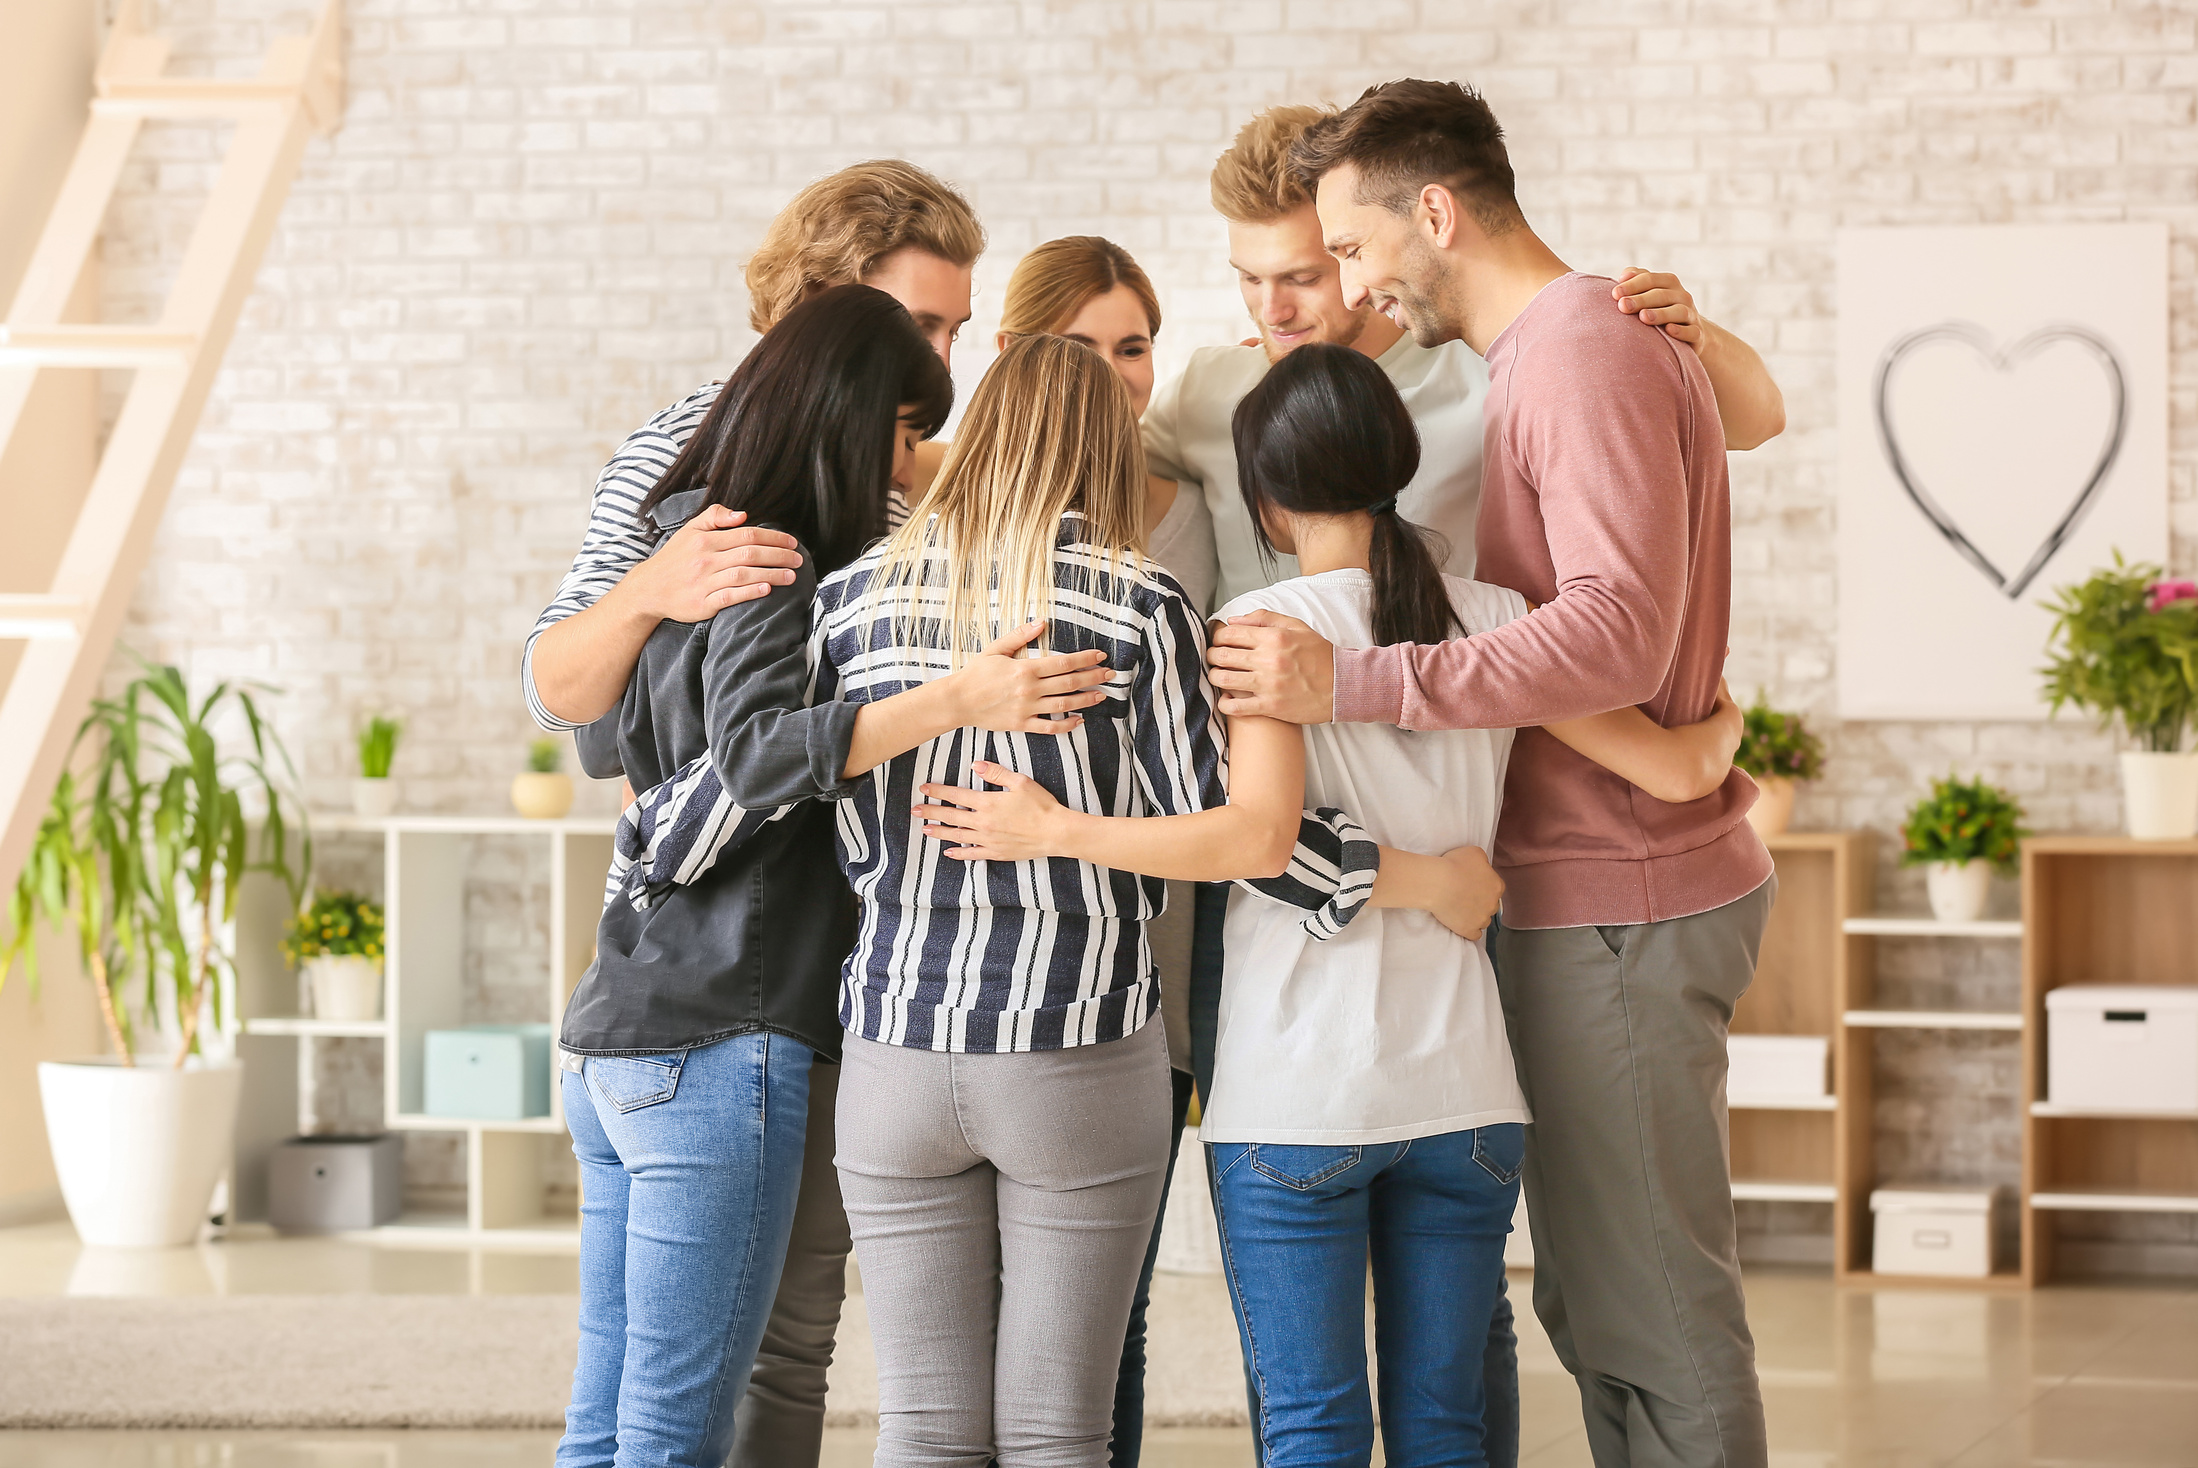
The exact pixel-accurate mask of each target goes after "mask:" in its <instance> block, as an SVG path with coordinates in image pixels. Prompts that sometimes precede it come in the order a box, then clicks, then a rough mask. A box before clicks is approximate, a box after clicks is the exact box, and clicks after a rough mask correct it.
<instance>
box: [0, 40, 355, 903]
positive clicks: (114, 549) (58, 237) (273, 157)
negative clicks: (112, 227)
mask: <svg viewBox="0 0 2198 1468" xmlns="http://www.w3.org/2000/svg"><path fill="white" fill-rule="evenodd" d="M139 6H140V0H124V3H123V6H122V9H121V13H120V14H119V15H118V16H117V17H116V20H115V23H114V27H113V30H112V31H111V33H110V34H109V36H108V39H107V45H106V49H105V50H104V51H103V52H102V53H101V56H100V59H99V66H98V70H97V72H96V73H95V75H94V91H93V97H92V104H91V117H90V120H89V121H88V122H87V124H86V126H85V129H84V136H83V139H82V140H81V141H80V142H79V143H78V145H77V149H76V156H75V160H74V161H73V162H72V163H71V164H70V167H69V171H68V174H67V176H66V178H65V179H64V180H63V182H62V185H61V192H60V194H59V195H58V196H57V197H56V198H55V200H54V205H53V209H52V211H51V213H49V214H48V215H47V218H46V225H45V229H44V230H43V231H42V232H41V234H40V235H39V238H38V244H37V247H36V249H35V250H34V251H33V253H32V255H31V260H30V265H29V267H28V269H27V270H26V271H25V272H24V275H23V282H22V285H21V286H20V287H19V288H18V289H17V291H16V293H15V300H14V302H13V303H12V304H11V305H10V306H9V307H8V314H7V318H6V323H5V325H4V326H0V456H4V455H5V452H6V448H7V445H8V444H9V443H10V442H11V441H12V440H13V438H14V435H15V431H16V428H17V426H18V424H19V423H20V422H21V421H22V418H23V413H24V408H25V405H26V403H27V402H28V401H29V398H30V395H31V389H32V386H33V385H34V383H35V381H36V379H37V375H38V373H39V372H40V371H42V370H46V369H85V368H110V367H112V368H127V369H130V371H131V373H132V376H131V379H130V387H129V393H128V396H127V397H125V398H124V399H123V402H122V408H121V412H120V414H119V416H118V417H117V418H116V420H115V424H114V428H113V430H112V431H111V433H110V434H109V436H108V439H107V445H106V449H105V451H104V452H103V453H102V455H101V456H100V460H99V467H98V469H97V471H96V473H95V474H94V475H93V477H92V481H91V486H90V488H89V490H88V491H87V492H86V493H85V496H84V501H83V504H82V505H81V506H80V507H79V509H78V510H77V514H76V521H75V526H74V528H73V529H72V530H71V532H70V534H69V538H68V541H67V543H66V545H65V546H64V548H63V550H62V552H61V556H60V560H59V562H58V564H57V565H56V566H55V569H54V574H53V578H52V584H51V586H50V587H49V589H48V590H47V591H46V592H44V593H42V594H24V593H9V594H4V595H0V639H6V640H10V641H20V642H21V643H22V644H23V646H22V650H21V656H20V659H19V661H18V662H17V663H16V667H15V672H14V675H13V677H12V678H10V679H9V680H8V683H7V687H6V690H5V692H4V693H0V881H5V882H9V883H12V882H13V880H14V876H15V872H16V871H17V869H18V868H19V867H20V865H21V863H22V860H23V855H24V852H25V851H26V850H27V849H28V846H29V843H30V840H31V837H32V836H33V835H34V834H35V833H36V831H37V828H38V821H39V817H40V815H41V814H42V813H43V811H44V808H45V805H46V802H47V800H48V798H49V797H50V796H51V794H52V792H53V786H54V781H55V780H56V779H57V778H58V777H59V775H60V772H61V767H62V763H63V761H64V760H65V759H66V758H67V755H68V748H69V742H70V740H71V739H72V738H73V737H74V735H75V732H76V726H77V724H78V723H79V722H80V721H81V720H82V718H83V716H84V713H85V711H86V709H87V708H88V707H89V704H90V700H91V698H92V696H93V694H94V692H95V691H96V689H97V687H98V683H99V678H100V673H101V671H102V670H103V668H104V667H105V665H106V661H107V658H108V655H109V654H110V652H111V651H112V650H113V646H114V639H115V634H116V632H117V630H118V629H119V628H120V626H121V623H122V618H123V614H124V612H125V611H126V610H127V609H128V607H129V602H130V595H131V591H132V589H133V588H134V587H135V585H136V583H137V578H138V573H139V572H140V571H141V570H143V569H144V565H145V560H146V557H147V555H148V554H149V553H150V551H151V548H152V541H153V534H154V531H155V530H156V529H157V528H158V526H159V524H160V517H161V512H162V511H163V509H164V508H165V507H166V505H167V502H168V492H169V490H170V489H171V488H172V487H173V486H174V484H175V477H176V470H177V468H178V467H179V466H180V465H181V463H182V461H183V455H184V452H185V450H187V449H188V448H189V447H190V443H191V437H192V435H193V434H194V433H195V432H196V431H197V429H198V422H199V415H200V414H201V412H202V411H203V410H204V408H205V406H206V397H207V394H208V392H209V391H210V390H211V389H212V387H213V381H214V374H215V373H216V372H217V371H218V370H219V369H220V366H221V359H222V355H223V354H224V353H225V352H226V351H227V350H228V347H229V338H230V336H231V334H232V333H233V332H234V331H235V330H236V324H237V316H238V314H239V312H240V311H241V310H242V309H243V306H244V301H245V298H246V297H247V296H248V295H249V294H250V293H251V289H252V279H253V277H254V276H255V275H256V274H257V273H258V270H259V264H260V258H261V256H262V255H263V254H264V253H265V252H266V248H267V240H268V237H269V235H271V234H272V233H273V231H274V227H275V220H276V217H277V216H278V215H279V214H280V213H281V212H282V205H283V200H284V198H285V197H286V196H287V195H288V194H289V191H290V183H291V180H292V179H293V178H294V177H295V176H296V174H297V171H298V162H299V159H300V158H301V157H302V155H303V154H304V151H305V144H306V140H307V137H308V136H309V135H310V134H312V133H316V132H318V133H322V134H327V133H332V132H334V131H335V130H336V128H337V126H338V125H339V124H340V123H341V121H342V116H343V4H342V0H326V3H325V5H324V6H323V8H322V10H321V12H320V16H319V18H318V19H317V20H316V21H315V22H314V24H313V28H312V31H311V32H310V33H309V34H307V35H303V36H285V37H282V38H281V39H279V40H277V41H275V42H274V43H273V44H272V45H271V46H270V47H269V48H268V51H267V56H266V59H265V61H264V62H263V64H262V66H261V68H260V74H259V76H258V77H256V78H254V79H252V80H249V81H229V80H216V79H206V78H187V77H164V76H163V75H162V74H161V73H162V72H163V71H164V70H165V69H166V67H167V64H168V43H167V42H166V41H165V40H163V39H161V38H160V37H158V36H155V35H151V34H149V33H148V32H147V31H146V29H145V27H144V24H143V20H142V14H141V11H140V8H139ZM149 118H150V119H178V118H180V119H203V120H206V121H211V122H229V123H233V124H234V128H233V130H232V132H231V134H230V138H229V151H228V156H227V158H226V159H225V160H224V161H223V163H222V166H221V171H220V173H219V175H218V176H217V177H216V179H215V181H214V185H213V189H212V192H211V194H210V195H209V196H208V198H207V200H206V205H205V209H204V212H203V213H202V214H201V215H200V217H199V221H198V224H197V226H196V227H195V229H194V230H193V231H192V234H191V239H190V243H189V245H188V246H187V247H186V248H185V251H184V255H183V260H182V264H181V266H180V268H179V269H178V270H177V272H176V275H175V281H174V285H173V287H172V288H171V289H170V291H169V295H168V299H167V302H166V304H165V306H164V307H163V309H162V312H161V316H160V320H159V321H157V322H155V323H152V324H150V325H146V326H106V325H84V324H78V323H73V322H68V321H65V320H64V319H63V317H64V316H65V315H66V314H67V311H68V303H69V298H70V296H71V294H72V293H73V292H74V291H75V289H76V285H77V281H78V279H79V278H80V277H81V276H82V275H83V272H84V269H85V266H86V263H87V262H88V261H89V259H90V257H91V253H92V251H93V250H94V249H96V248H97V247H98V243H99V229H100V224H101V221H102V220H103V219H104V218H105V217H106V213H107V207H108V204H109V203H110V201H111V200H112V199H113V197H114V191H115V184H116V180H117V179H118V178H119V177H120V175H121V172H122V167H123V164H124V162H125V161H126V160H127V159H128V157H129V154H130V148H131V145H132V144H133V143H134V142H135V141H136V139H137V135H138V129H139V128H140V127H141V126H142V125H143V124H144V123H145V121H146V120H147V119H149ZM26 492H29V493H36V492H37V491H36V489H35V487H32V488H30V489H29V490H27V491H26ZM0 520H4V514H0Z"/></svg>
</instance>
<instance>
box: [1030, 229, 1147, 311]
mask: <svg viewBox="0 0 2198 1468" xmlns="http://www.w3.org/2000/svg"><path fill="white" fill-rule="evenodd" d="M1122 286H1127V287H1128V288H1129V293H1130V294H1131V295H1133V296H1135V297H1137V304H1138V305H1140V306H1142V307H1144V308H1145V330H1146V333H1147V334H1148V335H1151V336H1158V335H1159V334H1160V297H1159V296H1158V295H1156V294H1155V293H1154V292H1153V288H1152V280H1151V279H1150V277H1148V276H1147V275H1146V274H1145V270H1144V267H1143V266H1141V265H1139V264H1138V263H1137V262H1136V260H1134V259H1132V258H1131V256H1130V252H1129V251H1127V250H1125V249H1123V248H1122V247H1121V246H1120V245H1118V244H1116V243H1115V242H1114V241H1112V240H1109V239H1101V238H1100V237H1099V236H1098V235H1095V234H1072V235H1069V236H1067V237H1065V238H1063V239H1058V240H1047V241H1046V242H1045V243H1044V244H1042V245H1040V246H1038V248H1036V249H1035V250H1032V251H1031V252H1030V253H1029V254H1027V255H1025V256H1024V257H1023V258H1022V259H1021V260H1019V261H1017V262H1016V264H1015V273H1014V274H1013V275H1011V276H1009V277H1008V278H1007V298H1006V299H1005V300H1004V301H1002V302H1001V303H1000V330H1002V331H1004V332H1006V333H1007V334H1008V335H1009V336H1033V335H1036V334H1038V333H1040V332H1060V331H1064V330H1066V329H1067V327H1068V324H1069V323H1070V322H1071V321H1073V320H1075V319H1076V313H1077V312H1079V311H1081V310H1083V309H1084V307H1085V306H1087V305H1089V304H1090V303H1091V302H1092V301H1094V300H1096V299H1098V298H1099V297H1100V296H1103V295H1105V294H1106V293H1107V292H1109V291H1111V290H1114V289H1116V288H1118V287H1122Z"/></svg>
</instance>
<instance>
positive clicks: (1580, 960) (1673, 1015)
mask: <svg viewBox="0 0 2198 1468" xmlns="http://www.w3.org/2000/svg"><path fill="white" fill-rule="evenodd" d="M1777 887H1778V882H1777V879H1776V878H1772V879H1771V880H1769V881H1767V882H1765V883H1764V884H1763V885H1762V886H1761V887H1759V888H1757V889H1756V890H1755V891H1753V892H1751V893H1749V894H1748V895H1747V896H1746V897H1743V898H1741V899H1740V900H1739V901H1737V902H1732V903H1729V904H1727V905H1726V906H1724V907H1721V908H1717V909H1715V910H1713V911H1710V912H1705V913H1699V914H1697V915H1695V916H1693V917H1685V918H1674V919H1672V920H1671V921H1668V922H1661V923H1646V924H1642V925H1640V926H1637V927H1608V928H1540V929H1512V928H1505V929H1502V930H1501V932H1500V933H1499V935H1498V937H1497V943H1498V945H1499V946H1498V949H1497V953H1498V962H1497V976H1498V977H1497V983H1498V986H1499V988H1500V990H1501V992H1502V995H1503V1008H1504V1021H1505V1023H1506V1024H1507V1025H1508V1026H1509V1027H1510V1031H1511V1045H1512V1050H1513V1053H1514V1054H1515V1055H1516V1057H1517V1059H1518V1065H1519V1081H1520V1084H1521V1085H1522V1086H1523V1087H1524V1088H1525V1090H1526V1098H1527V1104H1528V1105H1529V1106H1531V1107H1532V1108H1533V1111H1534V1123H1533V1125H1532V1126H1530V1127H1528V1128H1527V1148H1526V1172H1525V1181H1526V1198H1527V1212H1528V1215H1529V1217H1530V1218H1531V1219H1532V1221H1533V1229H1534V1310H1535V1313H1536V1314H1538V1315H1539V1316H1541V1318H1542V1324H1543V1326H1544V1327H1545V1328H1547V1330H1548V1331H1549V1337H1550V1341H1551V1343H1552V1344H1553V1345H1554V1346H1555V1347H1556V1348H1557V1355H1558V1357H1559V1359H1561V1360H1562V1361H1563V1362H1564V1365H1565V1369H1566V1370H1568V1371H1570V1372H1571V1373H1572V1375H1573V1377H1574V1379H1575V1380H1576V1381H1577V1382H1578V1383H1579V1387H1580V1404H1581V1410H1582V1413H1583V1415H1584V1416H1585V1417H1586V1419H1587V1436H1588V1445H1589V1448H1590V1450H1591V1451H1592V1452H1593V1453H1594V1455H1595V1462H1596V1465H1597V1468H1679V1465H1685V1468H1762V1465H1763V1464H1764V1463H1765V1462H1766V1459H1767V1454H1768V1449H1767V1448H1766V1446H1765V1444H1764V1438H1763V1398H1762V1394H1761V1392H1760V1390H1759V1389H1758V1387H1757V1385H1756V1377H1755V1340H1754V1337H1753V1336H1751V1335H1750V1334H1749V1332H1748V1319H1747V1308H1746V1303H1745V1301H1744V1300H1743V1299H1742V1296H1741V1288H1740V1258H1739V1249H1738V1241H1737V1239H1736V1237H1735V1232H1734V1227H1733V1212H1732V1182H1731V1176H1730V1160H1729V1146H1728V1142H1727V1133H1726V1123H1725V1029H1726V1025H1727V1023H1728V1022H1729V1021H1730V1020H1731V1018H1732V1009H1733V1005H1734V1004H1735V1003H1736V1002H1737V1001H1738V1000H1739V998H1740V996H1741V994H1742V993H1744V992H1745V991H1746V990H1747V987H1748V984H1749V981H1750V980H1752V979H1753V978H1754V977H1755V959H1756V952H1757V949H1758V948H1759V947H1760V946H1761V943H1762V939H1763V924H1764V921H1765V919H1766V918H1768V917H1769V915H1770V910H1771V901H1772V899H1773V897H1774V896H1775V895H1776V893H1777Z"/></svg>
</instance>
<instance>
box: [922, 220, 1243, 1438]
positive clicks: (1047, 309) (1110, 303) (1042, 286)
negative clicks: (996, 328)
mask: <svg viewBox="0 0 2198 1468" xmlns="http://www.w3.org/2000/svg"><path fill="white" fill-rule="evenodd" d="M1040 334H1047V335H1052V336H1065V337H1067V338H1068V339H1069V340H1070V341H1072V342H1079V343H1081V344H1082V345H1084V346H1087V347H1090V348H1091V349H1092V350H1093V351H1095V352H1097V353H1098V354H1099V355H1100V356H1101V357H1102V358H1104V359H1105V360H1106V363H1107V365H1108V366H1110V367H1112V368H1113V369H1114V371H1115V375H1116V376H1118V377H1120V378H1121V379H1122V386H1123V387H1125V388H1127V389H1128V390H1129V395H1130V409H1131V411H1133V412H1134V413H1136V414H1137V416H1138V417H1139V418H1143V417H1144V416H1145V405H1146V404H1147V403H1150V402H1151V401H1152V389H1153V365H1152V352H1153V342H1154V340H1155V339H1156V338H1157V337H1158V336H1159V335H1160V297H1159V295H1158V294H1157V293H1156V292H1155V291H1154V290H1153V288H1152V280H1151V279H1150V278H1149V277H1148V276H1147V275H1146V274H1145V271H1144V267H1142V266H1140V265H1139V264H1138V263H1137V261H1136V260H1135V259H1134V258H1132V256H1131V255H1130V252H1129V251H1127V250H1125V249H1123V248H1122V247H1121V246H1120V245H1118V244H1116V243H1115V242H1114V241H1112V240H1109V239H1103V238H1101V237H1100V236H1098V235H1092V234H1079V235H1068V236H1065V237H1063V238H1061V239H1057V240H1048V241H1046V242H1045V243H1044V244H1042V245H1040V246H1038V247H1037V248H1036V249H1034V250H1032V251H1031V252H1030V253H1029V254H1027V255H1025V256H1023V258H1022V259H1021V260H1018V261H1017V262H1016V264H1015V273H1014V274H1013V275H1011V276H1009V277H1008V282H1007V298H1006V300H1005V301H1004V302H1003V303H1002V305H1001V311H1000V334H999V337H998V345H999V348H1000V350H1002V351H1005V350H1006V349H1007V344H1008V343H1009V342H1011V341H1014V340H1015V339H1016V338H1017V337H1025V336H1036V335H1040ZM948 447H949V445H948V444H946V443H945V442H940V441H934V442H929V443H923V444H919V445H917V447H916V460H915V480H916V486H917V489H916V493H915V494H914V495H912V496H911V497H912V498H915V499H918V500H920V499H921V498H922V496H923V493H924V491H925V490H926V489H927V488H928V487H929V485H930V483H931V481H932V479H933V478H934V477H935V476H936V475H937V473H938V471H939V465H940V463H941V462H942V461H943V460H944V459H945V457H946V451H947V448H948ZM1145 549H1146V552H1147V553H1148V554H1149V555H1151V557H1152V558H1153V559H1154V560H1156V561H1158V562H1159V563H1160V564H1161V565H1163V566H1165V567H1167V568H1168V572H1169V574H1170V575H1172V576H1174V577H1175V579H1176V580H1177V581H1178V582H1180V583H1181V584H1182V587H1183V590H1184V591H1185V592H1186V593H1187V594H1188V595H1189V596H1190V599H1191V605H1192V606H1193V607H1195V608H1196V609H1197V610H1198V612H1199V614H1200V615H1204V614H1205V612H1206V610H1207V608H1208V607H1209V606H1211V605H1212V602H1213V593H1214V584H1215V582H1216V581H1217V580H1218V579H1219V576H1220V562H1219V559H1218V557H1217V555H1216V553H1215V550H1214V539H1213V513H1212V511H1210V510H1208V509H1207V508H1206V501H1205V499H1204V497H1203V496H1201V495H1198V494H1195V493H1194V494H1177V493H1176V483H1175V481H1174V480H1172V479H1163V478H1161V477H1160V476H1159V475H1157V474H1148V475H1146V476H1145ZM1186 941H1187V940H1186ZM1133 1461H1134V1460H1133ZM1117 1468H1120V1465H1119V1462H1118V1464H1117Z"/></svg>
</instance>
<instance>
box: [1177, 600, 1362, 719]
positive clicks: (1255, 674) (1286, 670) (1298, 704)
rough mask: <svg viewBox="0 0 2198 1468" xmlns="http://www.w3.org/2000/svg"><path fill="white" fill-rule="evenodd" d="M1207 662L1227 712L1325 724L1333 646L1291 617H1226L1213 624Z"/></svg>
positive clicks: (1329, 712) (1330, 708)
mask: <svg viewBox="0 0 2198 1468" xmlns="http://www.w3.org/2000/svg"><path fill="white" fill-rule="evenodd" d="M1206 665H1207V676H1208V678H1209V679H1211V681H1212V683H1213V686H1214V688H1215V690H1216V691H1217V692H1219V693H1220V695H1221V712H1223V713H1225V714H1227V715H1229V716H1230V717H1231V718H1236V717H1239V716H1243V717H1253V716H1256V717H1260V718H1268V719H1280V720H1282V721H1283V722H1284V723H1286V724H1325V723H1327V722H1329V721H1330V720H1331V719H1332V718H1333V717H1334V716H1335V706H1336V699H1335V688H1336V650H1335V647H1334V646H1333V644H1331V643H1330V642H1329V641H1328V639H1327V638H1325V637H1323V636H1321V635H1320V634H1319V633H1318V632H1315V631H1314V630H1313V629H1312V628H1310V627H1308V626H1306V625H1305V624H1304V623H1303V622H1300V621H1299V620H1298V619H1297V618H1295V617H1285V616H1283V615H1282V614H1281V613H1279V612H1247V613H1245V614H1244V615H1243V616H1241V617H1231V618H1230V619H1229V620H1228V621H1227V622H1225V623H1223V624H1222V625H1221V626H1220V627H1219V628H1217V629H1216V630H1215V632H1214V635H1213V645H1212V646H1210V647H1208V648H1207V649H1206Z"/></svg>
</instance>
